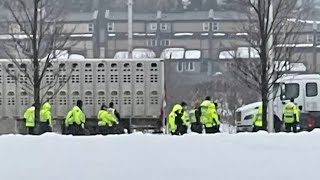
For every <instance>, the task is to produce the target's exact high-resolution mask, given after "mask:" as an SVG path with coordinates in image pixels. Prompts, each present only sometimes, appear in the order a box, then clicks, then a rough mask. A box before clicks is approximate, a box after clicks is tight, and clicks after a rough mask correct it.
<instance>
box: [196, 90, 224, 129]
mask: <svg viewBox="0 0 320 180" xmlns="http://www.w3.org/2000/svg"><path fill="white" fill-rule="evenodd" d="M200 109H201V116H200V121H201V123H202V124H203V125H204V128H205V132H206V133H207V134H212V133H218V132H219V128H220V120H219V115H218V112H217V109H216V104H215V103H213V102H212V101H211V97H210V96H207V97H206V98H205V100H204V101H203V102H202V103H201V105H200Z"/></svg>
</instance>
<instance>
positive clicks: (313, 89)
mask: <svg viewBox="0 0 320 180" xmlns="http://www.w3.org/2000/svg"><path fill="white" fill-rule="evenodd" d="M306 89H307V93H306V94H307V97H314V96H317V95H318V85H317V83H307V84H306Z"/></svg>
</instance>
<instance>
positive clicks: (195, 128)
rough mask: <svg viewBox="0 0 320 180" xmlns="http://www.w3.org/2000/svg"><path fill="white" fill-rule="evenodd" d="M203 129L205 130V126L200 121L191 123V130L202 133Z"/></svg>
mask: <svg viewBox="0 0 320 180" xmlns="http://www.w3.org/2000/svg"><path fill="white" fill-rule="evenodd" d="M202 130H203V127H202V124H201V123H200V122H195V123H192V124H191V131H192V132H195V133H199V134H202Z"/></svg>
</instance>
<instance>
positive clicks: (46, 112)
mask: <svg viewBox="0 0 320 180" xmlns="http://www.w3.org/2000/svg"><path fill="white" fill-rule="evenodd" d="M40 122H48V123H49V125H50V126H52V116H51V105H50V103H49V102H46V103H44V104H43V106H42V108H41V111H40Z"/></svg>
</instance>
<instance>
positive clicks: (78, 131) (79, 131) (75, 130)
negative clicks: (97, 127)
mask: <svg viewBox="0 0 320 180" xmlns="http://www.w3.org/2000/svg"><path fill="white" fill-rule="evenodd" d="M67 132H68V134H72V135H74V136H81V135H84V130H83V128H82V127H81V125H78V124H70V125H69V126H68V127H67Z"/></svg>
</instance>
